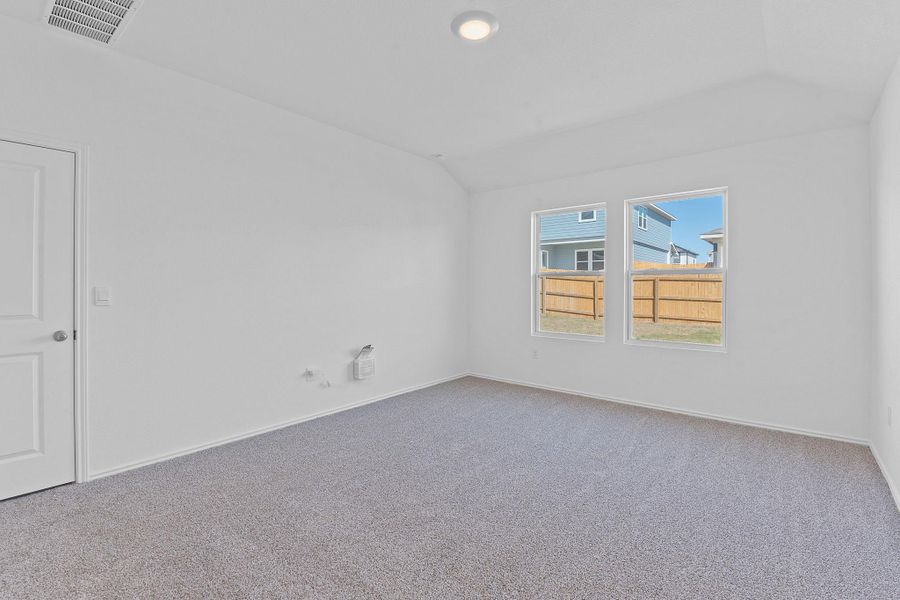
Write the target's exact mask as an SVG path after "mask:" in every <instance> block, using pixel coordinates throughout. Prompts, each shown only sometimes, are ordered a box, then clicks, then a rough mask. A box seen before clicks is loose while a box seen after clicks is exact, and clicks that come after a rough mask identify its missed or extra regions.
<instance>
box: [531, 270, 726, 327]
mask: <svg viewBox="0 0 900 600" xmlns="http://www.w3.org/2000/svg"><path fill="white" fill-rule="evenodd" d="M694 268H696V266H695V267H694ZM632 285H633V288H632V315H633V317H634V319H635V320H637V321H644V322H653V323H683V324H708V325H718V324H721V323H722V275H721V274H718V273H713V274H709V275H707V274H705V273H685V274H684V275H635V276H634V279H633V283H632ZM604 288H605V285H604V277H603V276H602V275H597V276H593V277H592V276H570V275H561V274H558V273H553V274H550V273H548V274H546V275H544V274H541V275H540V290H539V291H540V303H541V304H540V306H541V313H542V314H546V313H561V314H567V315H572V316H575V317H581V318H593V319H598V318H600V317H602V316H603V313H604V302H603V292H604Z"/></svg>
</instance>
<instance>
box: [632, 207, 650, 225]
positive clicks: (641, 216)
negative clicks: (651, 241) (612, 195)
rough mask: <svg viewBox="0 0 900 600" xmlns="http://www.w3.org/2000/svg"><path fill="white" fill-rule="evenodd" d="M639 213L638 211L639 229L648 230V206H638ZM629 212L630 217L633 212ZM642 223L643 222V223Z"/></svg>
mask: <svg viewBox="0 0 900 600" xmlns="http://www.w3.org/2000/svg"><path fill="white" fill-rule="evenodd" d="M637 213H638V222H637V226H638V229H640V230H643V231H647V207H646V206H638V207H637ZM628 214H629V218H630V215H631V214H632V213H630V212H629V213H628ZM641 223H643V225H642V224H641Z"/></svg>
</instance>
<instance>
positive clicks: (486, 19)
mask: <svg viewBox="0 0 900 600" xmlns="http://www.w3.org/2000/svg"><path fill="white" fill-rule="evenodd" d="M476 23H477V24H484V26H485V27H486V28H487V31H486V32H484V34H483V35H481V36H479V37H472V36H470V35H467V34H466V33H465V32H464V29H465V27H466V26H467V25H470V24H476ZM499 30H500V22H499V21H498V20H497V17H495V16H494V15H492V14H491V13H489V12H486V11H483V10H467V11H466V12H464V13H460V14H459V15H457V16H456V18H455V19H453V21H452V22H451V23H450V31H452V32H453V34H454V35H455V36H456V37H458V38H459V39H461V40H462V41H464V42H467V43H470V44H480V43H482V42H485V41H487V40H489V39H491V38H492V37H494V35H496V33H497V31H499Z"/></svg>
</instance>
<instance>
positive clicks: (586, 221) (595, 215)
mask: <svg viewBox="0 0 900 600" xmlns="http://www.w3.org/2000/svg"><path fill="white" fill-rule="evenodd" d="M586 212H589V213H592V214H593V215H594V216H593V217H591V218H590V219H582V218H581V215H583V214H584V213H586ZM596 221H597V209H594V210H590V211H588V210H579V211H578V222H579V223H595V222H596Z"/></svg>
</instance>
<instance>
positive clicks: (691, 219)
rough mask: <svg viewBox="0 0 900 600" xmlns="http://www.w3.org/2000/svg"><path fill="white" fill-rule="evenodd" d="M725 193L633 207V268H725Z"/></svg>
mask: <svg viewBox="0 0 900 600" xmlns="http://www.w3.org/2000/svg"><path fill="white" fill-rule="evenodd" d="M722 206H723V197H722V194H712V195H708V196H698V197H696V198H680V199H677V200H668V201H665V200H663V201H657V202H648V203H646V204H635V205H632V210H631V219H632V221H631V223H632V224H631V252H632V269H635V270H637V269H665V268H670V267H671V266H672V265H673V264H674V265H679V264H682V263H683V265H684V266H683V267H682V268H700V267H704V266H709V267H722V266H723V262H722V256H721V252H719V251H718V248H720V247H722V246H723V245H724V244H723V242H724V237H725V236H724V229H723V209H722Z"/></svg>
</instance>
